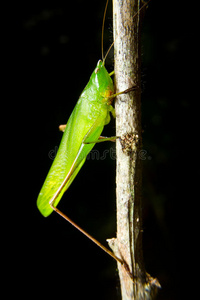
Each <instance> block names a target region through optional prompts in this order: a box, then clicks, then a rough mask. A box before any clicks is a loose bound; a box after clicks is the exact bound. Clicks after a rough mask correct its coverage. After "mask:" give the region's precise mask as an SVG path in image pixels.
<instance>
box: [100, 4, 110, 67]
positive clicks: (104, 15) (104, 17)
mask: <svg viewBox="0 0 200 300" xmlns="http://www.w3.org/2000/svg"><path fill="white" fill-rule="evenodd" d="M108 1H109V0H107V1H106V6H105V10H104V14H103V23H102V32H101V56H102V61H104V55H103V33H104V25H105V19H106V11H107V7H108Z"/></svg>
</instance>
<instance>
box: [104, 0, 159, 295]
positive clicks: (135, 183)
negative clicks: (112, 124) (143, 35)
mask: <svg viewBox="0 0 200 300" xmlns="http://www.w3.org/2000/svg"><path fill="white" fill-rule="evenodd" d="M139 9H140V1H139V0H124V1H123V0H113V30H114V41H115V43H114V58H115V84H116V92H117V93H118V92H121V91H123V90H126V89H128V88H131V87H133V86H134V85H136V89H135V90H134V91H131V92H129V93H126V94H122V95H119V96H118V97H117V99H116V102H115V111H116V136H120V137H121V138H120V139H118V141H117V143H116V147H117V149H116V154H117V166H116V167H117V178H116V184H117V191H116V193H117V239H111V240H110V241H109V245H110V247H111V248H112V249H113V251H114V253H115V254H116V255H117V256H119V257H121V258H122V259H123V260H124V261H125V263H126V264H127V266H128V268H129V271H130V273H131V274H132V275H133V280H134V283H133V280H131V277H130V276H129V274H128V272H126V270H125V268H124V267H123V266H122V265H121V264H119V263H118V270H119V277H120V283H121V293H122V299H123V300H131V299H137V300H139V299H140V300H141V299H151V298H150V294H152V291H153V290H154V289H153V288H152V287H156V285H158V284H159V283H158V282H157V280H156V279H153V278H151V277H150V275H148V274H146V271H145V267H144V261H143V252H142V213H141V189H142V171H141V169H142V166H141V162H142V160H141V159H140V151H141V149H142V134H141V132H142V130H141V96H140V95H141V89H140V69H141V52H140V14H139V13H138V14H137V12H138V10H139Z"/></svg>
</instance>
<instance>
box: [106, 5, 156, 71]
mask: <svg viewBox="0 0 200 300" xmlns="http://www.w3.org/2000/svg"><path fill="white" fill-rule="evenodd" d="M108 1H109V0H107V2H106V7H105V11H104V16H103V24H102V34H101V38H102V40H101V51H102V61H103V65H104V64H105V60H106V58H107V56H108V54H109V52H110V50H111V48H112V46H113V45H114V43H115V41H116V39H117V37H116V38H115V40H114V42H112V44H111V45H110V47H109V49H108V51H107V52H106V55H105V56H104V55H103V32H104V24H105V17H106V10H107V6H108ZM150 1H151V0H148V1H147V2H145V3H144V4H143V5H142V6H141V7H140V9H139V10H138V11H137V12H136V13H135V15H134V16H133V19H134V18H135V17H136V16H137V15H138V14H139V13H140V11H141V10H142V9H143V8H144V7H145V6H147V5H148V4H149V2H150Z"/></svg>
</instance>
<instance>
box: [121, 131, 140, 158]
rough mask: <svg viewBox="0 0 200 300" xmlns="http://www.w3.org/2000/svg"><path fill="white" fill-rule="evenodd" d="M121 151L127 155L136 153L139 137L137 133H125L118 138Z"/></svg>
mask: <svg viewBox="0 0 200 300" xmlns="http://www.w3.org/2000/svg"><path fill="white" fill-rule="evenodd" d="M119 140H120V143H121V146H122V151H123V152H124V153H125V154H127V155H129V154H131V153H133V152H135V151H136V148H137V145H138V142H139V135H138V134H137V133H127V134H125V135H123V136H122V137H120V138H119Z"/></svg>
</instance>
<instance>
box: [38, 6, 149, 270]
mask: <svg viewBox="0 0 200 300" xmlns="http://www.w3.org/2000/svg"><path fill="white" fill-rule="evenodd" d="M107 5H108V0H107V3H106V8H107ZM145 5H146V4H145ZM142 7H143V6H142ZM106 8H105V12H104V17H103V25H102V56H103V29H104V21H105V13H106ZM112 45H113V44H112ZM112 45H111V46H112ZM110 48H111V47H110ZM109 50H110V49H109ZM109 50H108V52H109ZM108 52H107V54H108ZM106 56H107V55H106ZM106 56H105V57H104V58H102V60H99V61H98V63H97V66H96V68H95V69H94V71H93V73H92V75H91V77H90V80H89V82H88V84H87V85H86V87H85V89H84V90H83V92H82V94H81V95H80V98H79V100H78V102H77V104H76V106H75V108H74V110H73V111H72V114H71V116H70V117H69V120H68V122H67V124H66V125H64V126H63V125H62V126H61V130H62V131H64V134H63V137H62V140H61V143H60V146H59V149H58V152H57V155H56V157H55V159H54V161H53V164H52V166H51V168H50V170H49V173H48V175H47V177H46V180H45V182H44V184H43V186H42V189H41V191H40V193H39V196H38V199H37V207H38V209H39V211H40V212H41V214H42V215H43V216H45V217H47V216H49V215H50V214H51V213H52V212H53V211H56V212H57V213H58V214H60V215H61V216H62V217H63V218H65V219H66V220H67V221H68V222H70V223H71V224H72V225H73V226H75V227H76V228H77V229H78V230H80V231H81V232H82V233H83V234H85V235H86V236H87V237H88V238H89V239H91V240H92V241H93V242H94V243H96V244H97V245H98V246H99V247H101V248H102V249H103V250H104V251H106V252H107V253H108V254H109V255H111V256H112V257H113V258H114V259H116V260H117V261H118V262H120V263H121V264H123V265H124V266H125V268H126V269H127V266H126V265H125V263H124V261H123V260H121V259H120V258H118V257H116V256H115V255H114V253H113V252H112V251H110V250H108V249H107V248H105V247H104V246H103V245H102V244H100V243H99V242H98V241H97V240H96V239H94V238H93V237H92V236H90V235H89V234H88V233H87V232H85V231H84V230H83V229H82V228H80V227H79V226H78V225H77V224H75V223H74V222H73V221H72V220H70V219H69V218H68V217H67V216H66V215H65V214H64V213H62V212H61V211H60V210H59V209H58V208H57V205H58V203H59V201H60V200H61V198H62V196H63V194H64V192H66V190H67V189H68V188H69V186H70V185H71V183H72V182H73V180H74V179H75V177H76V175H77V174H78V172H79V171H80V169H81V167H82V166H83V164H84V162H85V160H86V157H87V155H88V153H89V152H90V151H91V150H92V148H93V147H94V145H95V143H99V142H103V141H114V140H115V139H116V137H109V138H104V137H101V133H102V131H103V128H104V126H105V125H107V124H108V123H109V122H110V114H112V115H113V116H114V117H115V110H114V108H113V107H112V105H111V104H112V101H113V98H114V97H115V96H117V95H119V94H122V93H127V92H129V91H131V90H133V89H134V88H135V87H131V88H129V89H127V90H126V91H123V92H121V93H118V94H115V93H114V85H113V81H112V79H111V76H110V75H111V73H110V74H109V73H108V72H107V70H106V68H105V58H106ZM112 74H113V72H112Z"/></svg>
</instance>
